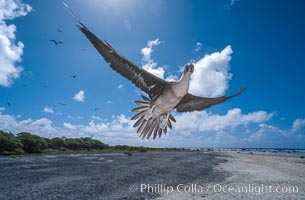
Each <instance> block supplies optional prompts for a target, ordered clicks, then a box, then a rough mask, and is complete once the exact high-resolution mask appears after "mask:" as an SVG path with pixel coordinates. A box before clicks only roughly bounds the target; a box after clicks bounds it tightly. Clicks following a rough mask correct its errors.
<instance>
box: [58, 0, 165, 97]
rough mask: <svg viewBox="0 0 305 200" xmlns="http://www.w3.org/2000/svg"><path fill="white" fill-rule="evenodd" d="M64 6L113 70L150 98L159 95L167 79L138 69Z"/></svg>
mask: <svg viewBox="0 0 305 200" xmlns="http://www.w3.org/2000/svg"><path fill="white" fill-rule="evenodd" d="M64 6H66V8H67V9H68V11H69V12H70V14H71V15H72V17H73V18H74V19H75V21H76V24H77V26H78V27H79V29H80V30H81V31H82V32H83V33H84V34H85V36H86V37H87V38H88V39H89V41H90V42H91V44H92V45H93V46H94V47H95V48H96V50H97V51H98V52H99V53H100V55H101V56H102V57H103V58H104V59H105V61H106V62H108V63H109V64H110V66H111V68H112V69H113V70H115V71H116V72H118V73H120V74H121V75H122V76H124V77H125V78H127V79H128V80H130V81H131V82H132V83H134V84H135V85H136V86H137V87H138V88H140V89H141V90H143V91H144V92H145V93H147V94H148V95H149V96H150V97H151V98H154V97H156V96H157V95H159V94H160V93H161V92H162V90H163V89H164V88H165V87H166V86H167V85H168V84H169V83H168V82H167V81H165V80H163V79H160V78H158V77H157V76H154V75H153V74H151V73H149V72H147V71H146V70H144V69H140V68H139V67H138V66H137V65H135V64H134V63H132V62H131V61H129V60H128V59H127V58H125V57H124V56H123V55H121V54H120V53H119V52H118V51H116V50H115V49H114V48H113V47H112V46H111V45H110V44H109V43H107V42H106V41H102V40H100V39H99V38H98V37H97V36H95V35H94V34H93V33H92V32H91V31H90V30H89V29H88V28H87V27H86V26H85V25H84V24H83V23H82V22H81V21H80V19H79V18H78V17H77V16H76V15H75V14H74V13H73V11H72V10H71V9H70V8H69V6H67V5H66V4H64Z"/></svg>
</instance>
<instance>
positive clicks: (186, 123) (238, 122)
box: [175, 108, 273, 132]
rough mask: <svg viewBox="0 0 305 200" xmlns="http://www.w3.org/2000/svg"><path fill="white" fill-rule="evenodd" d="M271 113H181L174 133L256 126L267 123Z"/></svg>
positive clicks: (235, 109) (234, 110) (177, 118)
mask: <svg viewBox="0 0 305 200" xmlns="http://www.w3.org/2000/svg"><path fill="white" fill-rule="evenodd" d="M272 116H273V113H267V112H265V111H257V112H252V113H248V114H242V111H241V109H239V108H234V109H232V110H229V111H228V112H227V113H226V114H225V115H218V114H212V113H209V112H206V111H202V112H189V113H183V114H181V115H179V116H177V117H176V120H177V125H176V126H175V131H181V132H183V131H188V132H194V131H203V132H207V131H224V130H227V129H234V128H236V127H238V126H244V127H247V126H248V125H249V124H257V123H262V122H266V121H268V120H269V119H270V118H271V117H272Z"/></svg>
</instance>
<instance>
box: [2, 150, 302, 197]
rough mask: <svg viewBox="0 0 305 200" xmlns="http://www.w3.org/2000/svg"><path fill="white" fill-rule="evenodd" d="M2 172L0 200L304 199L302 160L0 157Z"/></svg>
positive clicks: (182, 155)
mask: <svg viewBox="0 0 305 200" xmlns="http://www.w3.org/2000/svg"><path fill="white" fill-rule="evenodd" d="M0 169H1V173H0V180H1V181H0V199H258V198H259V199H304V198H305V190H304V185H305V160H302V159H300V158H288V157H276V156H263V155H261V156H260V155H248V154H236V153H213V152H209V153H203V152H199V153H197V152H173V153H135V154H133V155H132V156H127V155H125V154H88V155H86V154H77V155H54V156H53V155H50V156H24V157H21V158H8V157H0ZM292 186H294V188H292ZM270 187H271V189H270ZM296 187H297V188H296ZM293 189H294V191H292V190H293ZM288 190H290V191H288ZM296 190H297V191H296Z"/></svg>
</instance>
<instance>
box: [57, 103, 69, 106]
mask: <svg viewBox="0 0 305 200" xmlns="http://www.w3.org/2000/svg"><path fill="white" fill-rule="evenodd" d="M58 104H59V105H61V106H66V105H67V104H65V103H61V102H59V103H58Z"/></svg>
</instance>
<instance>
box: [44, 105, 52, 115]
mask: <svg viewBox="0 0 305 200" xmlns="http://www.w3.org/2000/svg"><path fill="white" fill-rule="evenodd" d="M43 112H46V113H51V114H53V113H54V109H53V108H52V107H48V106H46V107H44V109H43Z"/></svg>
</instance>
